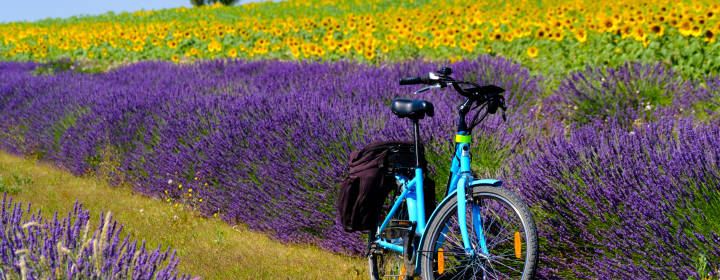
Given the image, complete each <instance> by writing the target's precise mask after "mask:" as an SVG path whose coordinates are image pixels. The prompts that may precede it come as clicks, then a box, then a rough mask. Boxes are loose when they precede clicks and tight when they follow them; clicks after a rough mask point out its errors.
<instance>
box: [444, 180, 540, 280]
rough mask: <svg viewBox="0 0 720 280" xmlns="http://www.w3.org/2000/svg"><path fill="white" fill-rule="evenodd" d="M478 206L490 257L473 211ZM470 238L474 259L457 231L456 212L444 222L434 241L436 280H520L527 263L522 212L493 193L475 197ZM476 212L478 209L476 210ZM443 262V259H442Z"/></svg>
mask: <svg viewBox="0 0 720 280" xmlns="http://www.w3.org/2000/svg"><path fill="white" fill-rule="evenodd" d="M473 204H474V205H479V206H480V207H479V209H480V217H481V220H482V223H481V224H482V231H483V234H484V236H485V239H486V244H487V249H488V252H489V254H487V255H485V254H482V253H481V252H482V250H481V245H480V242H479V239H478V238H477V232H476V227H475V225H476V223H475V221H473V218H472V217H473V215H472V212H471V211H473V210H472V209H473V208H475V207H472V206H473ZM466 209H467V214H466V217H467V221H466V223H467V225H468V235H469V236H471V247H472V249H473V251H474V252H475V255H474V256H471V255H468V254H466V253H465V249H464V246H463V242H462V237H461V234H460V229H459V227H458V224H459V223H458V215H457V210H453V211H449V212H448V213H447V214H446V215H445V216H444V217H443V219H442V220H441V228H442V229H443V230H441V231H438V233H437V234H436V236H433V237H432V238H433V239H432V240H434V241H435V244H434V246H433V248H434V251H433V252H432V253H433V254H432V256H433V270H434V273H433V274H434V275H435V278H436V279H518V278H521V277H522V276H523V274H524V272H525V264H526V263H527V259H526V256H527V253H526V252H527V240H526V238H527V234H526V232H525V227H524V224H523V220H522V217H521V216H520V214H519V211H518V210H517V209H516V208H515V207H514V206H513V205H512V204H511V203H510V202H509V201H508V200H507V199H505V198H503V197H500V196H497V195H495V194H491V193H484V194H480V195H476V196H475V198H474V199H473V201H468V202H467V207H466ZM475 209H477V208H475ZM439 258H442V259H439Z"/></svg>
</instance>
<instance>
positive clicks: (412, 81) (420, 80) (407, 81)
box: [400, 77, 429, 85]
mask: <svg viewBox="0 0 720 280" xmlns="http://www.w3.org/2000/svg"><path fill="white" fill-rule="evenodd" d="M428 81H429V79H428V78H426V77H407V78H402V79H400V85H418V84H427V83H428Z"/></svg>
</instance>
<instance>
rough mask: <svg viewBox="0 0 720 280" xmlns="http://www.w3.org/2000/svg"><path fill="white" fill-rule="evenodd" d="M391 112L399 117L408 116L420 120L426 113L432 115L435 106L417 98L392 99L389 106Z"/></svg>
mask: <svg viewBox="0 0 720 280" xmlns="http://www.w3.org/2000/svg"><path fill="white" fill-rule="evenodd" d="M390 108H391V110H392V112H393V114H395V115H396V116H398V117H399V118H410V119H414V120H420V119H422V118H424V117H425V115H427V116H428V117H432V116H434V115H435V107H434V106H433V104H432V103H430V101H425V100H419V99H401V98H397V99H395V100H393V102H392V106H391V107H390Z"/></svg>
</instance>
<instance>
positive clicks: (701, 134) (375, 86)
mask: <svg viewBox="0 0 720 280" xmlns="http://www.w3.org/2000/svg"><path fill="white" fill-rule="evenodd" d="M35 67H37V65H34V64H18V63H7V64H0V75H2V76H1V77H2V78H1V79H0V112H1V113H0V114H2V116H3V121H2V122H1V123H0V141H2V142H1V143H2V146H3V148H4V149H8V150H11V151H15V152H18V153H23V154H35V155H38V156H41V157H43V158H44V159H47V160H51V161H54V162H56V163H58V164H59V165H62V166H64V167H66V168H68V169H70V170H72V171H73V172H75V173H78V174H82V173H86V172H102V173H103V174H110V175H111V176H112V178H114V179H118V180H126V181H128V182H131V183H132V184H134V185H135V186H136V188H137V189H138V190H140V191H142V192H144V193H147V194H148V195H151V196H170V197H175V198H177V197H180V196H181V195H182V194H181V192H184V190H185V189H187V188H193V190H194V193H195V197H199V198H202V199H203V202H202V203H200V204H198V205H196V206H197V207H198V208H200V209H201V210H202V211H203V212H204V213H206V214H208V215H210V214H213V213H220V215H222V217H223V219H225V220H226V221H228V222H230V223H237V222H241V223H245V224H248V225H249V226H250V227H251V228H253V229H255V230H259V231H264V232H268V233H271V234H272V235H273V236H275V237H277V238H278V239H281V240H284V241H291V242H304V243H305V242H307V243H313V244H317V245H319V246H321V247H323V248H326V249H328V250H332V251H343V252H350V253H352V252H358V251H360V250H361V248H362V242H361V241H360V236H359V235H358V234H347V233H345V232H343V231H342V229H341V228H340V227H339V226H338V225H337V224H336V221H335V213H334V207H333V205H334V201H335V198H336V196H337V183H338V181H339V180H340V178H341V177H342V176H343V174H344V172H345V165H344V164H343V163H344V162H345V159H346V156H347V154H348V153H349V151H351V150H352V149H354V148H357V147H361V146H362V145H363V144H366V143H369V142H370V141H374V140H384V139H407V137H408V135H409V133H410V130H409V125H408V123H406V122H405V121H401V120H397V119H396V118H395V117H393V116H392V114H391V113H390V111H389V110H388V108H387V104H389V101H390V100H391V99H392V98H394V97H402V96H406V97H407V94H406V93H407V92H408V91H409V89H407V88H401V87H400V86H398V85H397V80H398V79H399V78H400V77H403V76H406V75H417V74H420V73H426V72H428V71H432V70H434V69H436V68H437V65H433V64H429V63H423V62H407V63H401V64H396V65H388V66H381V67H370V66H364V65H358V64H354V63H347V62H340V63H329V64H317V63H301V64H296V63H284V62H268V61H263V62H240V61H215V62H206V63H202V64H196V65H188V66H176V65H172V64H166V63H141V64H136V65H132V66H128V67H124V68H120V69H116V70H113V71H110V72H109V73H104V74H94V75H87V74H80V73H72V72H65V73H59V74H56V75H53V76H34V75H32V74H31V73H29V70H31V69H33V68H35ZM451 67H452V68H453V69H454V70H455V72H456V73H458V74H459V75H458V76H459V77H464V78H465V79H472V80H480V82H482V83H494V84H498V85H500V86H502V87H504V88H506V89H508V93H507V97H508V98H509V105H510V107H511V108H512V111H511V112H510V115H509V121H508V122H507V123H505V124H503V123H501V122H500V121H499V120H498V118H491V119H490V120H489V121H488V122H487V123H486V124H485V125H484V126H483V127H482V128H481V129H480V130H481V131H478V135H483V137H484V138H487V139H486V140H479V141H476V147H475V152H476V154H478V155H479V156H476V158H477V159H479V160H478V162H483V163H488V160H487V159H491V160H490V161H489V162H490V163H494V164H496V165H498V166H500V167H499V168H483V169H482V170H483V171H484V173H485V175H487V176H500V177H502V178H504V179H505V180H507V181H508V186H511V188H513V189H514V190H516V191H518V192H519V193H521V194H522V195H523V196H524V197H525V199H526V200H527V201H529V202H530V203H531V206H532V208H533V209H534V211H535V212H536V215H537V216H538V219H539V225H540V231H541V232H540V234H541V237H542V241H543V242H542V246H541V247H542V248H541V250H542V251H543V254H542V255H541V261H542V262H543V264H542V265H541V267H542V269H541V275H543V276H546V277H551V276H552V275H561V276H569V277H581V278H597V277H599V276H615V275H627V276H630V275H632V276H638V275H647V276H679V277H687V276H697V275H696V270H695V264H694V263H693V260H696V259H697V257H698V256H699V255H703V256H708V257H710V258H711V259H714V260H716V262H715V263H716V264H717V263H719V262H718V261H717V260H718V259H720V251H719V250H718V248H717V247H716V246H717V244H720V242H718V241H720V240H718V237H717V229H713V228H712V227H711V226H708V225H713V224H716V223H717V222H716V221H714V220H713V219H712V217H713V216H712V215H708V213H711V212H712V211H713V209H715V208H712V207H711V205H713V204H712V203H713V202H716V201H717V200H718V199H720V198H719V197H720V195H718V186H720V182H719V181H720V180H719V179H718V178H720V175H719V174H718V166H719V165H720V164H719V163H718V161H719V160H720V159H719V158H720V157H718V152H719V151H718V150H719V149H718V148H717V147H718V144H720V143H718V139H720V135H718V133H720V132H719V131H718V128H717V124H718V123H717V121H716V119H717V118H713V117H712V115H713V112H712V111H713V109H716V108H717V105H718V104H717V100H718V99H717V95H718V92H720V83H719V81H720V80H718V79H717V78H715V79H708V80H706V81H696V82H693V81H684V80H683V79H682V78H680V77H679V76H678V75H677V74H676V73H673V72H672V71H668V70H666V69H665V68H664V67H662V66H661V65H653V66H642V65H631V64H629V65H625V66H624V67H619V68H617V69H610V70H607V71H606V70H604V69H594V68H589V69H587V70H586V71H583V72H579V73H573V74H571V75H569V76H568V77H567V78H566V79H565V80H564V81H562V82H561V83H560V86H559V87H558V89H555V90H548V89H544V88H543V86H542V85H546V84H552V82H548V81H544V80H543V79H542V78H541V77H532V76H531V75H530V74H529V73H528V71H527V70H525V69H524V68H522V67H520V66H519V65H516V64H513V63H511V62H509V61H507V60H505V59H503V58H495V57H480V58H478V59H477V60H475V61H463V62H459V63H455V64H453V65H452V66H451ZM548 93H551V94H550V97H548V98H542V97H543V96H546V95H548ZM422 98H425V99H428V100H431V101H433V102H434V103H435V105H436V117H435V118H430V119H426V120H423V122H422V123H421V125H422V126H423V128H424V129H423V131H422V136H423V138H424V139H426V140H427V141H429V143H430V145H429V146H428V147H429V150H428V154H429V155H430V156H431V157H432V158H433V159H436V161H437V162H436V163H438V164H446V163H447V158H448V156H449V155H450V154H451V151H450V149H451V147H452V144H451V143H450V140H451V136H452V134H453V127H454V121H455V120H454V117H455V116H456V114H455V113H454V107H455V106H456V105H457V104H458V103H459V102H460V98H459V97H457V96H455V95H453V94H452V92H451V91H438V92H434V93H427V94H424V95H423V96H422ZM599 116H605V117H604V118H600V117H599ZM675 116H682V117H683V121H680V122H678V121H673V120H674V119H673V117H675ZM696 117H700V118H701V120H702V121H698V120H693V118H696ZM601 119H605V120H609V121H608V122H606V123H603V122H601V121H600V120H601ZM568 123H570V124H572V125H566V124H568ZM476 138H477V139H482V138H480V137H476ZM488 139H489V140H488ZM108 166H110V167H108ZM443 166H445V165H437V166H435V167H436V169H435V171H436V174H437V175H438V177H440V178H439V179H438V180H439V181H444V179H443V178H442V175H443V174H446V173H443V172H442V167H443ZM180 185H183V187H185V189H181V188H179V187H180ZM193 201H195V202H197V201H199V200H193ZM703 201H704V202H703ZM715 212H717V210H715ZM703 214H704V215H703ZM715 214H720V213H715ZM659 218H662V219H659ZM668 250H671V251H673V252H676V254H675V255H673V256H672V257H669V256H668V254H667V253H666V252H668ZM618 273H619V274H618Z"/></svg>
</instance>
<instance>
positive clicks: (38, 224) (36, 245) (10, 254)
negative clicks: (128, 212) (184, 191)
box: [0, 196, 190, 280]
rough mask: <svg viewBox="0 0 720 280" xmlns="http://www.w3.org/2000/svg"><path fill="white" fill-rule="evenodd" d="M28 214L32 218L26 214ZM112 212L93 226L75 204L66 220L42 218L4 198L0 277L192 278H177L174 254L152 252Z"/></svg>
mask: <svg viewBox="0 0 720 280" xmlns="http://www.w3.org/2000/svg"><path fill="white" fill-rule="evenodd" d="M28 215H29V216H28ZM121 230H122V226H121V225H118V224H117V222H116V221H113V219H112V216H111V215H110V213H108V214H107V215H105V218H104V219H100V223H99V225H98V228H97V230H92V229H91V227H90V214H89V212H88V211H85V210H83V209H82V205H80V204H79V203H77V202H76V203H75V207H74V208H73V210H72V211H71V212H70V213H68V215H67V216H66V217H64V218H62V219H58V216H57V214H56V215H55V217H54V218H53V219H43V218H42V217H41V215H40V212H37V213H32V214H31V213H30V205H28V207H27V208H25V207H23V206H22V205H21V203H13V201H12V199H7V197H6V196H3V199H2V204H1V205H0V278H2V279H28V280H34V279H156V280H161V279H167V280H175V279H190V277H188V276H185V275H182V276H179V275H177V274H178V273H177V272H176V270H175V267H176V266H177V264H178V258H177V257H175V254H174V253H170V250H169V249H168V250H166V251H165V252H163V251H162V250H161V248H158V249H156V250H148V249H146V248H145V243H144V242H143V244H142V245H140V246H138V244H137V241H131V240H130V239H129V237H130V236H127V237H126V238H125V239H121V238H120V231H121Z"/></svg>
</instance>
